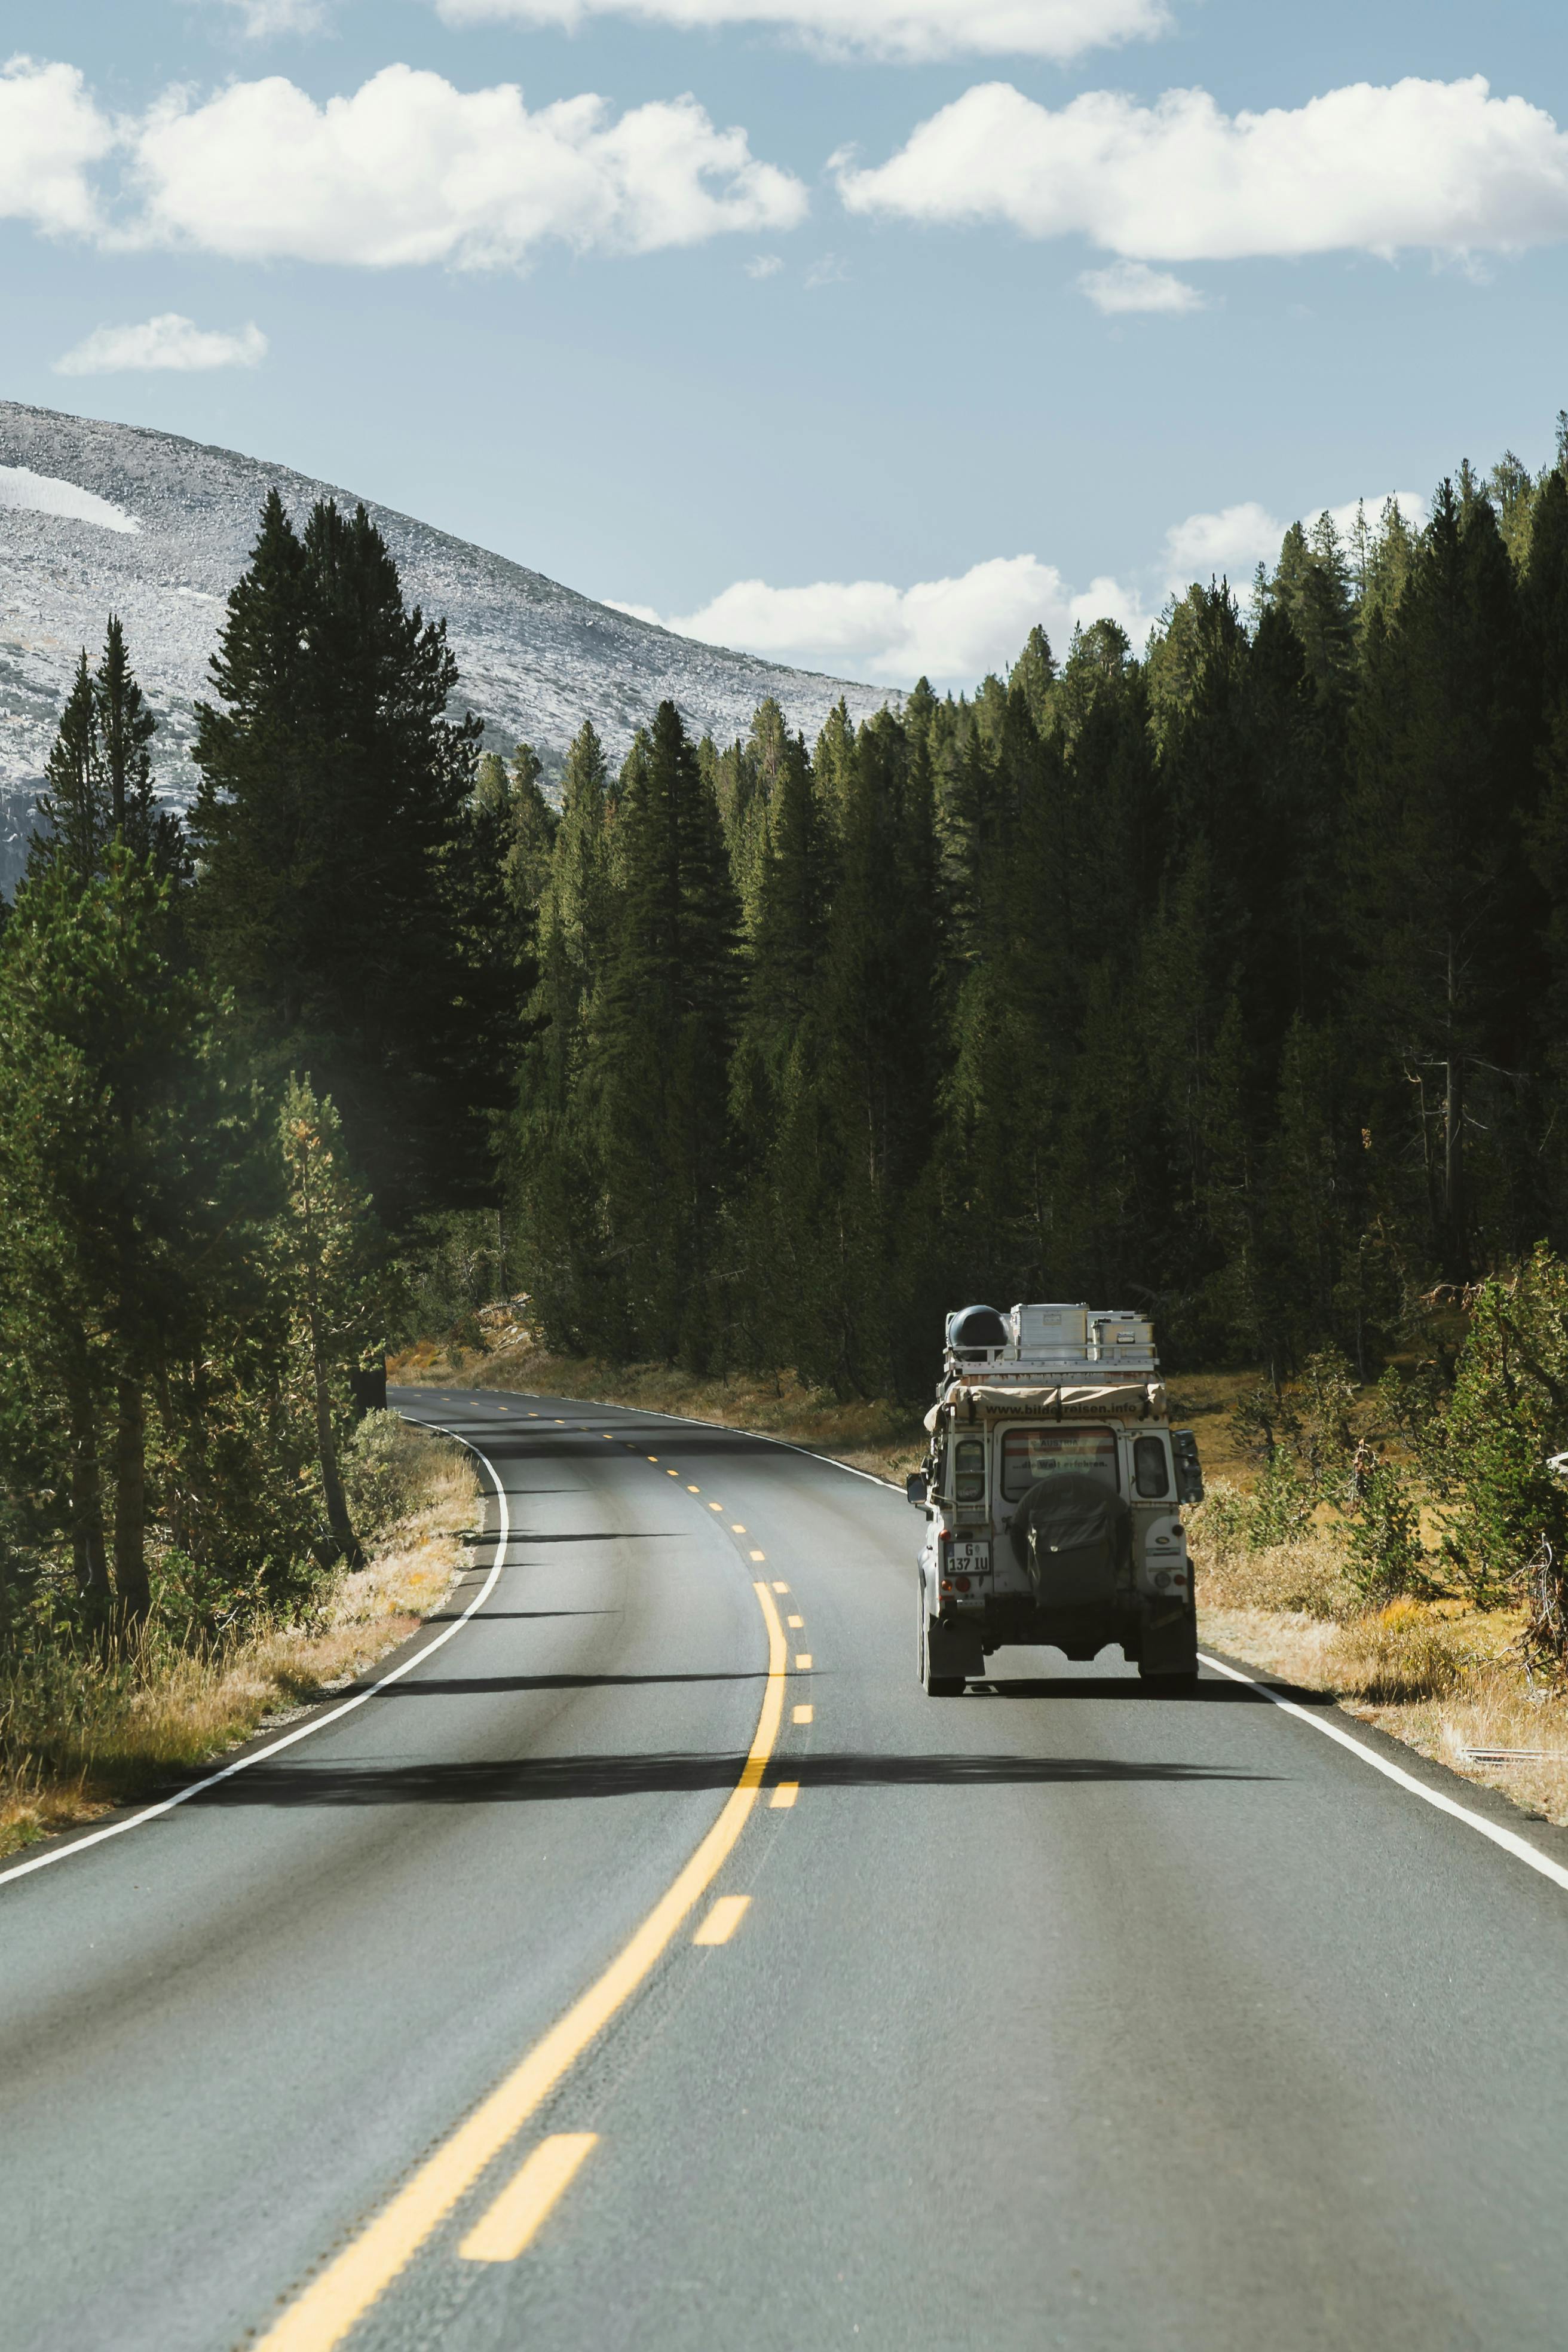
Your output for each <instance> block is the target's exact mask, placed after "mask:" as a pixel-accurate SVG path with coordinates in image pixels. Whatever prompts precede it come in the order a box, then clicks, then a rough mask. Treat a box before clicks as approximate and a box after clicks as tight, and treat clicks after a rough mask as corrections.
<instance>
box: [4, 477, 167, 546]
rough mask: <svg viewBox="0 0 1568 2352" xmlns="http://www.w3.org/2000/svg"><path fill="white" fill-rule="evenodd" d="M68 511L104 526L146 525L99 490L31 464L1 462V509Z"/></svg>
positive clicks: (74, 517)
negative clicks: (36, 471)
mask: <svg viewBox="0 0 1568 2352" xmlns="http://www.w3.org/2000/svg"><path fill="white" fill-rule="evenodd" d="M7 509H9V511H10V512H11V513H13V514H42V515H64V516H66V517H67V518H68V520H70V521H72V522H95V523H97V524H98V525H99V526H100V528H101V529H102V530H118V531H134V530H141V528H142V526H141V524H140V523H139V522H138V521H137V520H136V518H135V516H134V515H132V514H127V513H126V511H125V509H124V508H123V507H116V506H111V505H110V502H109V500H108V499H100V497H99V496H98V493H97V492H96V491H95V490H84V489H81V488H79V486H78V485H77V484H76V483H75V482H64V481H61V480H60V478H58V475H55V474H35V473H34V471H33V469H32V467H30V466H0V513H4V512H5V511H6V510H7Z"/></svg>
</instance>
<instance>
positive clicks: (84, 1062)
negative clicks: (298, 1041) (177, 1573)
mask: <svg viewBox="0 0 1568 2352" xmlns="http://www.w3.org/2000/svg"><path fill="white" fill-rule="evenodd" d="M0 1021H3V1022H4V1025H5V1052H4V1053H3V1054H0V1073H3V1076H0V1157H3V1160H4V1172H3V1175H0V1185H3V1189H4V1192H5V1197H6V1199H7V1201H8V1202H9V1203H10V1208H11V1214H12V1217H13V1219H14V1221H15V1223H14V1230H13V1235H12V1246H13V1249H14V1251H15V1252H16V1255H14V1257H13V1259H12V1273H13V1279H14V1280H16V1282H17V1283H18V1284H19V1285H20V1286H22V1290H23V1293H24V1295H25V1296H26V1297H27V1298H28V1299H30V1301H31V1306H30V1307H29V1309H28V1310H27V1311H26V1313H25V1315H24V1317H23V1318H22V1319H23V1326H24V1332H23V1338H22V1341H21V1344H22V1347H23V1349H24V1352H25V1353H28V1354H30V1355H31V1356H32V1357H33V1359H34V1360H35V1361H36V1363H37V1365H38V1366H39V1367H41V1368H42V1370H41V1371H40V1377H43V1378H45V1379H46V1380H47V1381H53V1382H55V1383H56V1384H57V1385H58V1391H59V1392H60V1394H61V1401H62V1404H63V1407H64V1415H63V1417H64V1419H65V1421H66V1423H67V1425H68V1429H69V1433H70V1450H71V1467H70V1486H71V1496H72V1500H71V1522H72V1546H73V1553H74V1557H75V1560H76V1566H77V1574H78V1580H79V1585H80V1587H81V1589H82V1591H83V1592H84V1594H85V1595H86V1596H87V1597H88V1598H89V1601H93V1602H94V1603H95V1604H96V1603H97V1602H98V1601H100V1599H101V1600H106V1599H107V1592H108V1579H107V1577H106V1576H105V1573H104V1568H103V1542H104V1538H103V1517H104V1515H103V1510H102V1503H101V1494H100V1475H101V1447H100V1442H99V1438H98V1434H97V1423H99V1421H100V1419H103V1418H108V1419H110V1422H111V1424H112V1427H113V1432H114V1443H113V1461H112V1473H111V1484H112V1490H113V1508H112V1523H113V1524H112V1554H113V1576H112V1585H113V1597H114V1602H115V1606H116V1609H117V1612H118V1614H119V1616H120V1618H121V1622H122V1623H123V1624H125V1625H126V1626H129V1627H134V1626H135V1625H138V1624H139V1623H140V1622H142V1620H143V1619H144V1618H145V1617H146V1614H147V1612H148V1608H149V1606H150V1601H151V1588H150V1583H149V1576H148V1567H147V1557H146V1541H147V1520H148V1497H147V1468H146V1458H147V1413H148V1398H149V1394H150V1392H151V1391H152V1390H153V1387H154V1386H155V1384H156V1383H157V1382H158V1381H159V1380H160V1379H161V1378H162V1377H163V1373H164V1371H165V1370H166V1367H167V1364H168V1362H169V1360H170V1357H171V1354H172V1352H174V1350H175V1349H177V1347H178V1346H179V1344H180V1341H181V1338H182V1335H183V1334H184V1333H186V1332H187V1331H188V1329H189V1328H190V1325H191V1318H192V1317H193V1315H195V1313H197V1311H198V1307H199V1289H200V1284H199V1280H198V1279H197V1277H196V1269H197V1267H198V1266H199V1265H200V1264H201V1262H202V1260H203V1258H204V1257H205V1255H207V1254H208V1253H209V1252H210V1250H211V1247H212V1244H213V1241H214V1230H213V1227H214V1215H213V1208H214V1199H215V1193H216V1186H215V1184H214V1183H213V1181H212V1179H211V1176H210V1173H209V1171H208V1170H207V1169H206V1167H205V1164H204V1138H205V1135H206V1134H207V1133H208V1132H209V1131H210V1122H209V1121H208V1120H206V1119H205V1118H204V1117H203V1116H202V1113H201V1108H200V1105H201V1102H202V1099H203V1095H204V1090H205V1082H204V1079H203V1076H202V1070H203V1063H204V1056H205V1036H206V1032H207V1028H208V1025H209V1022H210V1008H209V1006H208V1004H207V1001H206V998H205V992H204V991H203V989H202V987H201V984H200V983H199V982H198V981H197V980H196V979H195V977H194V976H193V975H192V974H191V973H190V972H189V971H188V970H187V969H186V968H185V966H184V959H183V957H181V956H180V954H179V953H178V950H177V940H176V938H175V933H174V924H173V921H172V917H171V912H170V885H169V883H168V881H167V879H166V878H163V877H159V876H158V875H157V874H156V873H155V872H154V871H153V866H152V863H151V861H150V860H148V859H143V858H138V857H135V856H132V853H131V852H130V851H128V850H127V849H126V848H125V847H124V846H123V845H121V844H120V843H118V842H117V843H115V844H113V845H111V846H110V849H109V851H108V853H107V856H106V860H105V870H104V872H103V873H102V874H101V875H99V876H94V877H91V878H90V879H89V881H88V882H87V883H86V885H85V886H84V885H81V884H80V883H79V880H78V877H77V876H76V874H75V873H74V872H73V871H72V870H71V869H70V867H69V866H67V865H66V864H65V862H64V861H63V860H61V861H58V862H57V863H56V864H54V865H52V866H47V867H46V868H45V869H44V870H43V871H42V872H40V873H37V874H36V875H34V876H32V877H29V879H28V880H27V881H26V883H25V884H24V886H23V887H22V889H21V890H20V892H19V893H18V898H17V905H16V915H15V918H14V919H13V921H12V922H11V924H10V925H9V926H8V927H7V929H6V932H5V940H4V944H3V953H0Z"/></svg>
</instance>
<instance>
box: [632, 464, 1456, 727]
mask: <svg viewBox="0 0 1568 2352" xmlns="http://www.w3.org/2000/svg"><path fill="white" fill-rule="evenodd" d="M1397 496H1398V499H1399V504H1400V507H1401V508H1402V509H1403V510H1404V513H1405V520H1407V521H1408V522H1411V523H1419V522H1420V521H1421V520H1423V519H1424V517H1425V514H1426V506H1425V502H1424V501H1423V500H1422V499H1419V498H1416V497H1415V496H1414V495H1413V494H1412V493H1411V492H1409V491H1406V490H1402V491H1400V492H1398V493H1397ZM1365 504H1366V512H1367V517H1368V520H1370V521H1373V522H1375V521H1376V520H1377V519H1378V517H1379V516H1381V514H1382V512H1383V509H1384V504H1385V500H1384V499H1383V498H1375V499H1367V500H1366V501H1365ZM1356 505H1357V501H1356V500H1355V499H1351V500H1350V501H1349V503H1348V504H1345V505H1341V506H1336V507H1332V508H1331V509H1329V511H1330V512H1331V515H1332V517H1333V519H1334V522H1335V525H1336V527H1337V528H1338V529H1339V530H1340V531H1341V532H1342V533H1343V532H1344V531H1346V530H1348V529H1349V528H1350V525H1351V524H1352V522H1353V521H1354V520H1355V512H1356ZM1320 512H1321V509H1318V508H1314V509H1312V511H1311V513H1310V515H1309V516H1308V517H1307V518H1306V520H1307V522H1308V524H1309V527H1310V524H1311V522H1312V521H1313V520H1316V517H1317V515H1318V513H1320ZM1285 528H1286V527H1285V525H1284V524H1283V523H1281V522H1279V521H1277V520H1276V519H1275V518H1274V516H1273V515H1271V514H1270V513H1269V512H1268V509H1267V508H1266V507H1264V506H1261V505H1259V504H1258V501H1257V500H1256V499H1244V500H1242V501H1240V502H1238V503H1237V505H1235V506H1230V507H1225V508H1223V509H1220V511H1219V512H1218V513H1213V514H1210V513H1201V514H1190V515H1188V516H1186V517H1185V519H1184V520H1183V521H1181V522H1178V523H1173V524H1172V526H1171V528H1170V530H1167V531H1166V533H1165V537H1164V543H1163V548H1162V550H1161V551H1160V553H1159V555H1158V556H1157V557H1156V559H1155V560H1154V562H1152V563H1149V564H1146V565H1143V566H1142V567H1140V569H1139V571H1138V572H1137V575H1136V576H1135V578H1134V579H1133V580H1132V581H1131V582H1126V581H1121V580H1118V579H1116V578H1115V577H1114V576H1113V575H1111V574H1110V573H1101V574H1100V575H1099V576H1097V577H1096V578H1095V579H1093V580H1091V581H1090V582H1089V586H1088V587H1087V588H1081V589H1074V588H1072V587H1071V586H1070V585H1069V584H1068V582H1067V581H1065V580H1064V579H1063V577H1062V575H1061V572H1059V571H1058V569H1057V566H1056V565H1055V564H1054V563H1042V562H1040V560H1039V558H1038V556H1036V555H1007V556H994V557H993V558H992V559H991V560H990V561H989V562H984V563H975V564H973V565H971V567H970V569H969V570H968V571H967V572H962V573H961V574H960V575H959V576H958V578H956V579H945V580H922V581H917V582H916V583H915V584H914V586H913V587H910V588H899V587H896V586H894V585H893V583H891V582H889V581H886V580H818V581H816V582H814V583H813V584H812V585H811V586H810V587H806V588H773V587H771V586H770V585H769V584H768V583H767V582H766V581H765V580H737V581H736V582H735V583H733V585H732V586H731V587H729V588H726V589H724V590H723V591H722V593H721V594H720V595H717V596H715V597H714V598H713V599H712V601H711V603H710V604H704V605H703V606H702V607H701V609H700V611H699V612H695V613H686V614H679V615H677V616H673V617H671V616H668V615H665V614H660V613H657V612H655V611H654V609H653V607H652V606H651V605H648V604H616V607H615V609H616V612H619V613H630V614H632V615H633V617H634V618H635V619H637V620H639V621H652V622H654V623H656V624H657V625H658V626H659V627H661V628H666V629H672V630H674V631H675V632H676V634H677V635H679V636H683V637H695V638H697V639H698V641H699V642H700V643H702V644H706V645H721V646H736V647H739V648H741V649H743V650H744V651H745V652H748V653H754V654H763V655H766V656H769V657H770V658H771V659H773V660H774V661H785V662H792V663H796V664H799V665H800V666H801V667H805V668H808V669H826V670H829V671H837V672H838V673H839V674H840V675H843V676H851V677H864V678H868V679H870V680H873V681H874V682H876V683H878V684H887V685H893V686H905V687H908V686H912V685H913V684H914V681H915V679H916V678H917V677H921V675H922V674H923V675H924V676H925V677H929V678H930V679H931V682H932V684H933V685H934V686H937V687H939V688H941V687H953V688H968V687H973V685H975V684H976V683H977V682H978V681H979V679H980V678H982V677H984V675H985V673H986V671H987V670H995V671H998V672H1002V671H1005V670H1006V668H1007V667H1008V666H1009V665H1010V664H1011V663H1013V662H1014V661H1016V659H1017V657H1018V654H1019V652H1020V650H1021V649H1022V647H1023V646H1024V643H1025V640H1026V638H1027V636H1028V634H1029V631H1030V630H1031V629H1032V628H1033V627H1034V626H1035V625H1036V624H1037V623H1039V624H1040V625H1042V626H1043V627H1044V629H1045V631H1046V634H1047V636H1048V637H1049V638H1050V641H1051V644H1052V646H1054V647H1055V649H1056V652H1057V655H1058V658H1059V657H1060V656H1063V655H1064V654H1065V653H1066V651H1067V648H1068V643H1069V641H1070V639H1071V636H1072V633H1073V630H1074V629H1075V628H1077V627H1080V626H1081V627H1084V628H1088V627H1089V625H1091V624H1092V623H1093V622H1095V621H1100V620H1109V621H1115V622H1116V623H1117V624H1118V625H1119V626H1121V628H1122V629H1124V630H1125V631H1126V633H1127V635H1128V637H1129V638H1130V640H1131V644H1132V647H1133V650H1134V651H1135V652H1142V648H1143V645H1144V642H1145V640H1146V638H1147V636H1148V634H1149V631H1150V629H1151V628H1152V625H1153V624H1154V621H1155V619H1156V617H1157V615H1158V612H1159V608H1160V605H1161V604H1162V603H1163V600H1164V599H1165V598H1166V597H1167V596H1169V595H1178V596H1179V595H1182V594H1184V593H1185V592H1186V590H1187V589H1188V588H1189V587H1190V586H1191V585H1192V583H1194V581H1197V582H1200V583H1203V584H1204V585H1205V586H1206V585H1207V583H1208V582H1209V580H1210V579H1211V578H1228V580H1229V581H1230V583H1231V584H1232V586H1233V588H1237V589H1245V587H1246V585H1247V583H1248V582H1249V581H1250V579H1251V577H1252V573H1253V572H1254V570H1255V569H1256V567H1257V565H1258V563H1260V562H1262V563H1267V564H1268V566H1269V567H1270V568H1271V569H1272V567H1273V565H1274V563H1275V562H1276V560H1277V559H1278V557H1279V542H1280V541H1281V540H1282V539H1283V538H1284V536H1285ZM606 601H609V602H614V600H613V599H608V600H606Z"/></svg>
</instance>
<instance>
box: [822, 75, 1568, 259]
mask: <svg viewBox="0 0 1568 2352" xmlns="http://www.w3.org/2000/svg"><path fill="white" fill-rule="evenodd" d="M838 183H839V188H840V192H841V194H842V195H843V198H844V201H845V203H846V205H847V206H848V208H849V209H850V211H851V212H856V213H879V214H893V215H900V216H901V217H903V218H906V219H910V220H921V221H976V220H1004V221H1006V222H1009V223H1010V224H1011V225H1012V226H1014V227H1016V228H1017V229H1019V230H1021V231H1022V232H1023V233H1024V234H1025V235H1026V236H1042V237H1043V236H1086V237H1089V239H1091V240H1092V241H1093V242H1094V243H1095V244H1097V245H1099V246H1101V247H1105V248H1106V249H1107V250H1109V251H1110V252H1112V253H1120V254H1123V255H1125V256H1127V257H1131V258H1134V259H1143V260H1149V261H1200V260H1230V259H1236V258H1237V257H1241V256H1245V255H1258V254H1277V255H1287V254H1308V253H1325V252H1331V251H1335V250H1338V249H1342V248H1349V249H1360V250H1363V251H1368V252H1373V253H1379V254H1392V253H1394V252H1396V251H1397V250H1399V249H1400V248H1401V247H1431V248H1433V249H1435V250H1436V251H1440V252H1445V253H1455V254H1463V253H1468V252H1472V251H1476V250H1486V251H1494V252H1511V251H1519V250H1521V249H1522V248H1523V247H1528V246H1532V245H1539V244H1543V243H1546V242H1549V241H1552V240H1555V239H1558V238H1561V237H1563V236H1565V235H1568V138H1565V137H1564V136H1563V133H1562V132H1561V131H1559V130H1558V128H1557V126H1556V124H1555V122H1554V121H1552V117H1551V116H1550V115H1549V114H1547V113H1545V112H1544V111H1543V110H1542V109H1541V108H1540V107H1536V106H1531V105H1529V104H1528V103H1527V102H1526V101H1525V100H1523V99H1522V98H1493V97H1492V96H1491V95H1490V93H1489V87H1488V84H1487V83H1486V82H1485V81H1484V80H1483V79H1481V77H1480V76H1479V74H1478V75H1475V76H1473V77H1472V78H1471V79H1468V80H1467V81H1455V82H1437V81H1418V80H1414V79H1412V80H1406V81H1401V82H1396V83H1394V85H1393V86H1392V87H1391V88H1386V89H1378V88H1373V86H1372V85H1370V84H1368V83H1365V82H1359V83H1356V84H1354V85H1353V86H1351V87H1348V88H1345V89H1334V90H1330V91H1329V92H1327V94H1326V95H1325V96H1323V97H1321V98H1315V99H1312V100H1310V101H1309V102H1308V104H1306V105H1305V106H1301V107H1297V108H1294V109H1291V110H1287V109H1284V108H1278V107H1277V108H1271V109H1270V110H1268V111H1267V112H1266V113H1261V114H1251V113H1244V114H1237V115H1225V114H1222V113H1221V112H1220V110H1219V109H1218V107H1216V105H1215V102H1214V100H1213V99H1212V98H1210V97H1209V95H1208V94H1207V92H1206V91H1205V90H1201V89H1173V90H1169V91H1167V92H1166V94H1165V96H1164V97H1163V98H1162V99H1161V100H1159V102H1158V104H1157V105H1155V106H1152V107H1149V106H1139V105H1137V104H1136V103H1135V102H1134V101H1133V100H1131V99H1130V98H1127V97H1125V96H1122V95H1121V94H1120V93H1118V92H1116V91H1112V90H1091V91H1089V92H1086V93H1085V94H1084V95H1083V96H1082V97H1079V98H1075V99H1074V100H1071V102H1070V103H1069V104H1068V105H1067V106H1065V107H1062V108H1060V109H1058V110H1056V111H1054V112H1053V111H1052V110H1050V109H1049V108H1047V107H1044V106H1039V105H1037V103H1036V102H1035V100H1033V99H1029V98H1026V97H1025V96H1024V95H1023V93H1022V92H1021V91H1019V90H1016V89H1014V88H1013V87H1012V86H1011V84H1010V83H1007V82H991V83H986V84H984V85H981V86H978V87H976V88H975V89H970V90H967V91H965V93H964V95H963V97H962V98H960V99H958V100H955V101H954V102H953V104H952V105H951V106H947V107H943V108H942V110H941V112H940V113H937V114H934V115H932V116H931V119H930V120H929V121H926V122H923V123H921V125H920V126H919V128H918V129H917V130H916V131H914V132H913V134H912V135H911V137H910V140H909V142H907V144H906V145H905V146H904V147H903V148H902V149H901V150H900V152H899V153H898V154H896V155H895V156H893V157H892V158H891V160H890V161H889V162H888V163H884V164H882V165H880V166H879V168H877V169H874V170H869V171H861V170H857V169H856V168H854V166H853V165H852V164H851V163H841V164H840V167H839V173H838Z"/></svg>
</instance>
